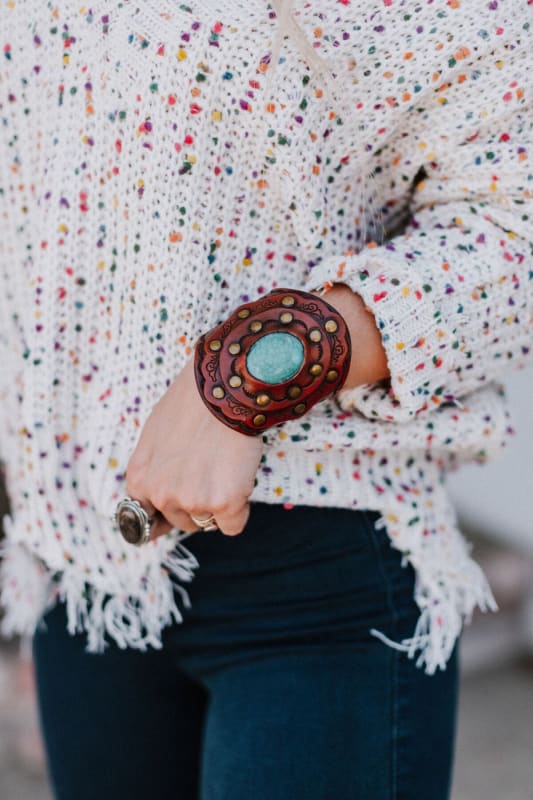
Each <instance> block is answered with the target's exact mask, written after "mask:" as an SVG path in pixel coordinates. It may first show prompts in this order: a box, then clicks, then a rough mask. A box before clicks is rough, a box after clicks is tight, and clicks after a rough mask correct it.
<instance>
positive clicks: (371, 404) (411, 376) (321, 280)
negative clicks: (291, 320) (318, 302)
mask: <svg viewBox="0 0 533 800" xmlns="http://www.w3.org/2000/svg"><path fill="white" fill-rule="evenodd" d="M386 248H387V245H383V247H380V248H379V254H376V256H375V257H373V256H372V255H371V254H370V253H369V252H368V250H365V251H363V252H362V253H360V254H359V255H356V256H350V257H348V258H342V257H339V258H328V259H325V260H324V261H322V262H321V263H320V264H319V265H317V266H316V267H315V268H313V270H312V273H311V274H310V276H309V278H308V280H307V284H306V287H305V288H306V290H307V291H320V290H322V293H323V294H326V292H327V290H328V289H330V288H331V287H332V286H333V284H334V283H344V284H346V285H348V286H349V287H350V288H351V289H352V290H353V291H354V292H356V293H357V294H359V295H360V296H361V297H362V298H363V301H364V303H365V305H366V306H367V308H368V309H369V310H370V311H371V312H372V314H373V315H374V318H375V321H376V325H377V327H378V330H379V331H380V333H381V338H382V343H383V348H384V350H385V353H386V356H387V362H388V367H389V371H390V379H387V380H385V381H378V382H376V383H367V384H363V385H361V386H357V387H355V388H352V389H341V390H340V391H339V392H338V394H337V399H338V401H339V404H340V405H341V407H342V408H343V409H345V410H353V409H355V410H357V411H359V412H360V413H362V414H364V415H365V416H366V417H368V418H370V419H381V420H387V421H393V422H402V421H405V420H409V419H411V418H413V417H415V416H417V415H418V414H421V413H423V412H426V411H429V410H431V409H434V408H437V407H438V406H440V405H441V404H443V403H454V402H456V400H455V397H454V395H453V394H451V393H450V392H449V391H447V390H446V376H447V374H448V373H449V372H451V371H453V370H454V369H455V368H456V366H457V364H456V358H457V357H459V342H458V341H457V339H456V337H454V336H453V335H452V333H451V332H450V330H448V328H447V326H446V323H445V321H444V320H443V318H442V314H441V311H440V309H439V308H438V306H437V305H436V303H435V301H434V299H433V296H432V295H433V286H431V285H429V284H424V283H421V282H420V281H418V280H417V275H416V271H415V269H414V268H413V267H410V266H409V264H408V263H406V262H405V261H404V259H403V258H402V256H401V255H400V254H398V253H395V252H394V251H392V252H390V251H387V250H386ZM325 299H327V296H326V297H325ZM352 338H353V337H352ZM352 350H353V353H352V358H357V341H355V342H354V341H352ZM458 405H460V404H458Z"/></svg>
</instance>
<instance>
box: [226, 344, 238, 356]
mask: <svg viewBox="0 0 533 800" xmlns="http://www.w3.org/2000/svg"><path fill="white" fill-rule="evenodd" d="M228 350H229V352H230V353H231V355H232V356H236V355H237V353H240V352H241V346H240V344H239V342H232V343H231V344H230V346H229V347H228Z"/></svg>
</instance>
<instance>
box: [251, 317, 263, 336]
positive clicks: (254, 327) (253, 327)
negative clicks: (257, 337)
mask: <svg viewBox="0 0 533 800" xmlns="http://www.w3.org/2000/svg"><path fill="white" fill-rule="evenodd" d="M262 327H263V323H262V322H259V320H258V319H256V320H254V321H253V322H250V330H251V331H252V333H258V332H259V331H260V330H261V329H262Z"/></svg>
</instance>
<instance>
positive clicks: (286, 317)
mask: <svg viewBox="0 0 533 800" xmlns="http://www.w3.org/2000/svg"><path fill="white" fill-rule="evenodd" d="M293 319H294V317H293V315H292V314H291V312H290V311H284V312H283V314H280V315H279V321H280V322H282V323H283V325H288V324H289V323H290V322H292V321H293Z"/></svg>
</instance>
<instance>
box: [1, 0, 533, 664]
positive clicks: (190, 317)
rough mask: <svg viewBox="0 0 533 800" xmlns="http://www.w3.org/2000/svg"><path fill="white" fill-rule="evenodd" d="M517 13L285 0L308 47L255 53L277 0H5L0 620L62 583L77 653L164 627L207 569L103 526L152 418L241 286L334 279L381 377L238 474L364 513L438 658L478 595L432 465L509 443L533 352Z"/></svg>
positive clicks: (271, 27) (486, 5) (527, 47)
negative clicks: (359, 304)
mask: <svg viewBox="0 0 533 800" xmlns="http://www.w3.org/2000/svg"><path fill="white" fill-rule="evenodd" d="M532 17H533V6H532V5H531V3H530V2H529V3H528V2H527V0H514V1H513V2H511V0H498V2H496V1H494V2H487V0H468V2H467V0H448V2H445V1H444V0H433V1H432V0H424V1H423V2H422V0H420V2H414V1H413V2H405V0H404V2H401V1H400V0H375V1H374V2H373V1H372V0H371V1H370V2H368V1H367V0H364V1H363V0H339V2H337V1H336V0H320V2H318V0H311V2H304V0H298V1H297V2H296V4H295V9H294V20H295V22H296V24H297V25H298V26H299V28H300V29H301V31H303V33H304V34H305V37H306V38H307V40H308V42H310V43H311V46H312V47H313V49H314V50H315V51H316V54H317V56H318V57H319V58H320V59H321V63H322V64H324V66H325V67H327V69H325V70H324V71H322V72H320V71H317V70H315V69H314V68H310V67H309V65H308V64H307V63H306V61H305V52H304V55H302V49H301V47H300V46H299V44H298V43H297V41H296V40H295V37H294V36H289V37H288V38H285V40H284V41H283V44H282V48H281V51H280V56H279V58H278V59H276V63H275V64H274V63H272V64H271V63H270V61H271V58H270V55H271V52H272V47H273V40H274V36H275V30H276V15H275V12H274V10H273V8H272V7H271V6H269V5H268V3H267V2H266V0H222V2H220V3H216V4H213V3H210V2H208V0H190V3H188V4H179V3H178V2H170V0H158V2H155V1H154V0H144V1H143V2H137V0H133V1H132V0H123V2H118V3H109V2H108V1H106V2H104V1H103V0H97V1H96V2H94V3H92V4H90V5H89V6H83V5H81V6H79V5H78V4H74V3H70V2H67V0H54V2H49V3H46V2H41V0H39V2H37V0H4V2H3V3H2V6H1V9H0V37H1V40H2V51H3V54H2V67H1V71H0V123H1V124H0V137H1V138H0V225H1V236H0V272H1V280H2V291H1V295H0V296H1V300H0V302H1V314H0V346H1V358H2V365H3V369H2V375H1V378H0V386H1V392H2V409H1V429H0V430H1V437H0V444H1V451H2V458H3V460H4V462H5V465H6V477H7V485H8V490H9V494H10V497H11V503H12V509H11V514H10V516H9V517H7V518H6V532H7V537H6V542H5V546H4V561H3V567H2V570H3V578H2V581H3V604H4V607H5V612H6V613H5V618H4V630H5V631H6V632H13V631H19V632H26V633H31V631H33V629H34V627H35V625H36V623H37V621H38V619H39V617H40V615H41V614H42V611H43V609H44V608H45V607H47V606H48V605H50V604H51V603H52V602H53V601H54V599H55V598H56V597H58V596H61V597H63V598H64V599H66V601H67V604H68V614H69V628H70V630H71V631H74V630H76V629H81V630H85V631H86V632H87V635H88V645H89V648H90V649H91V650H99V649H101V648H102V646H103V639H104V635H105V633H106V632H107V633H109V635H111V636H112V637H114V639H115V640H116V641H117V642H118V643H119V645H121V646H124V647H125V646H130V647H134V648H140V649H144V648H146V647H147V646H154V647H158V646H160V644H161V641H160V633H161V630H162V628H163V627H164V626H165V625H168V624H169V623H170V622H171V621H172V620H179V619H180V618H181V617H180V610H179V604H180V602H181V600H180V599H179V595H180V591H179V587H181V592H182V597H183V598H185V600H186V593H185V590H184V588H183V586H182V584H183V582H186V581H188V580H190V579H191V578H192V577H193V574H194V570H195V569H196V567H197V565H196V563H195V560H194V559H193V558H192V556H191V555H190V554H188V552H187V551H186V550H185V548H184V547H183V545H181V544H179V543H178V544H177V545H176V538H175V537H174V536H173V535H170V536H168V537H165V538H164V539H161V540H158V541H157V542H156V543H153V544H151V545H149V546H147V547H145V548H141V549H135V548H131V547H130V546H128V545H126V544H125V543H124V541H123V540H122V538H121V537H120V535H119V534H118V532H117V531H116V530H115V529H114V528H113V526H112V524H111V522H110V518H111V515H112V512H113V510H114V507H115V504H116V502H117V500H118V499H119V498H121V497H122V496H123V494H124V493H125V490H124V472H125V467H126V464H127V462H128V459H129V456H130V454H131V452H132V450H133V448H134V445H135V443H136V440H137V438H138V435H139V432H140V429H141V427H142V425H143V422H144V420H145V419H146V417H147V416H148V414H149V412H150V410H151V408H152V407H153V405H154V403H155V402H156V401H157V400H158V399H159V397H160V396H161V395H162V394H163V393H164V391H165V389H166V388H167V386H168V385H169V383H170V381H171V380H172V378H173V377H174V376H175V375H176V373H177V372H178V371H179V370H180V369H181V368H182V367H183V365H184V364H185V362H186V361H187V360H188V359H189V358H190V356H191V354H192V347H193V344H194V342H195V340H196V338H197V337H198V336H199V335H200V334H201V333H202V332H204V331H205V330H206V329H209V328H211V327H212V326H214V325H215V324H218V323H219V322H220V321H222V320H223V319H224V318H225V317H226V316H228V315H229V314H230V313H231V311H232V310H233V309H234V308H235V306H236V305H238V304H240V303H242V302H246V301H247V300H253V299H257V298H258V297H259V296H261V295H262V294H265V293H266V292H268V291H269V290H270V289H272V288H274V287H277V286H288V287H294V288H302V289H307V290H312V289H318V288H321V287H326V288H327V286H328V285H329V284H330V283H334V282H343V283H346V284H348V285H349V286H350V287H351V288H352V289H353V290H354V291H356V292H359V293H360V294H361V295H362V296H363V298H364V300H365V302H366V304H367V305H368V307H369V308H370V309H371V310H372V312H373V313H374V315H375V318H376V321H377V324H378V326H379V328H380V331H381V334H382V338H383V343H384V346H385V349H386V352H387V357H388V361H389V367H390V371H391V378H390V381H387V382H379V383H376V384H371V385H365V386H360V387H358V388H356V389H351V390H344V391H342V392H341V393H340V394H339V395H338V397H337V398H335V399H333V398H328V399H327V400H325V401H323V402H321V403H319V404H318V405H317V406H315V407H314V408H313V409H312V410H311V412H310V413H309V414H307V415H306V416H305V417H303V418H302V419H300V420H295V421H292V422H290V423H286V424H284V425H283V426H280V427H277V428H275V429H271V430H270V431H269V432H267V434H266V435H265V439H264V454H263V459H262V462H261V465H260V468H259V470H258V474H257V483H256V486H255V489H254V492H253V495H252V498H251V499H252V500H257V501H264V502H268V503H283V504H286V505H287V507H289V506H291V505H297V504H308V505H313V504H314V505H317V506H342V507H349V508H366V509H375V510H378V511H379V512H380V518H379V520H378V524H381V526H385V527H386V529H387V532H388V534H389V535H390V539H391V544H392V545H393V546H394V547H396V548H398V549H399V550H400V551H401V552H402V553H403V555H404V563H407V562H409V563H411V564H413V566H414V568H415V569H416V573H417V583H416V589H415V597H416V600H417V602H418V604H419V607H420V612H421V613H420V618H419V623H418V625H417V628H416V630H415V631H414V632H413V636H412V638H410V639H408V640H406V641H404V642H403V643H402V644H400V645H397V646H400V647H402V648H403V649H405V650H407V651H408V652H409V654H410V655H412V656H414V655H415V654H416V656H417V663H418V664H420V665H425V668H426V671H428V672H429V673H431V672H434V671H435V669H437V668H444V666H445V664H446V660H447V658H448V656H449V654H450V652H451V650H452V648H453V645H454V642H455V640H456V638H457V635H458V634H459V632H460V630H461V626H462V623H463V621H464V620H465V619H468V618H469V617H470V615H471V613H472V611H473V609H474V608H475V607H476V606H479V607H481V608H483V609H486V608H495V603H494V599H493V597H492V594H491V591H490V588H489V586H488V585H487V582H486V579H485V577H484V575H483V573H482V572H481V570H480V568H479V566H478V565H477V564H476V562H475V561H474V560H473V559H472V558H471V557H470V548H469V545H468V543H467V542H466V541H465V540H464V538H463V536H462V534H461V532H460V530H459V529H458V526H457V520H456V515H455V512H454V509H453V508H452V506H451V504H450V501H449V499H448V495H447V491H446V485H445V477H446V474H447V472H449V471H450V470H452V469H456V468H457V467H458V466H459V465H461V464H462V463H464V462H466V461H479V462H483V461H485V460H487V459H488V458H489V457H491V456H492V455H493V454H495V453H497V452H499V451H500V450H501V448H502V446H503V445H504V444H505V443H506V441H507V440H508V437H509V435H510V434H511V433H512V428H511V425H510V421H509V418H508V416H509V415H508V410H507V407H506V403H505V397H504V393H503V389H502V387H501V385H500V379H501V377H502V375H503V373H504V372H505V370H506V369H507V368H514V369H516V368H518V367H520V366H522V365H524V364H526V363H528V362H530V361H531V345H532V338H533V337H532V310H533V265H532V260H531V242H532V239H533V235H532V227H533V226H532V208H531V202H532V201H531V198H532V189H533V175H532V169H531V161H530V160H529V154H528V148H529V149H531V147H532V142H531V138H532V136H531V105H530V104H529V105H528V102H529V103H530V97H531V73H532V71H533V70H532V63H531V55H530V54H531V52H532V43H531V35H530V27H531V23H532V21H533V20H532ZM273 60H274V59H272V61H273ZM324 76H326V78H325V77H324ZM355 357H357V348H356V347H355ZM200 568H201V567H200ZM176 587H178V592H177V593H176V591H175V588H176ZM376 635H382V634H381V633H380V632H377V634H376Z"/></svg>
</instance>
